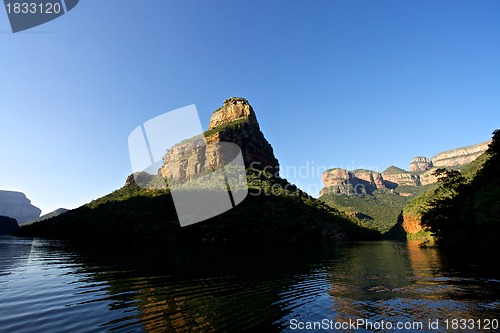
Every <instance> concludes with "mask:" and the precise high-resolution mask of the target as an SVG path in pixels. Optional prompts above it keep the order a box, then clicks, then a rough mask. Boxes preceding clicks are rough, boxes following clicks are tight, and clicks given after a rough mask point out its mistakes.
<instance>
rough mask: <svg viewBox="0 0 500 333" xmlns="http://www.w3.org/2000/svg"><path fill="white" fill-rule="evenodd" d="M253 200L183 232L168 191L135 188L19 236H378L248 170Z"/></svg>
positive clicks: (289, 238)
mask: <svg viewBox="0 0 500 333" xmlns="http://www.w3.org/2000/svg"><path fill="white" fill-rule="evenodd" d="M247 178H248V180H249V195H248V196H247V198H246V199H245V200H244V201H243V202H242V203H241V204H239V205H238V206H236V207H235V208H233V209H231V210H229V211H227V212H226V213H224V214H222V215H219V216H216V217H214V218H212V219H210V220H207V221H204V222H201V223H197V224H194V225H191V226H187V227H183V228H181V227H180V225H179V222H178V220H177V215H176V211H175V208H174V205H173V202H172V197H171V195H170V193H169V191H168V190H147V189H144V188H140V187H138V186H137V185H135V184H131V185H128V186H124V187H122V188H121V189H119V190H116V191H114V192H113V193H111V194H109V195H106V196H104V197H102V198H99V199H97V200H94V201H92V202H90V203H89V204H87V205H85V206H82V207H80V208H77V209H74V210H71V211H69V212H67V213H65V214H63V215H60V216H58V217H54V218H51V219H48V220H45V221H42V222H37V223H34V224H32V225H29V226H25V227H22V228H20V229H19V230H18V232H17V235H22V236H41V237H49V238H62V239H84V240H96V241H120V242H123V241H134V240H139V241H148V240H190V241H191V240H230V241H231V240H232V241H316V240H322V239H326V240H329V239H333V240H339V239H344V238H346V237H347V238H349V239H369V238H372V237H374V233H373V232H371V231H369V230H367V229H365V228H362V227H360V226H358V225H356V224H355V223H353V221H352V220H350V219H349V218H348V217H347V216H346V215H345V214H343V213H340V212H338V211H337V210H335V209H332V208H330V207H328V206H327V205H325V204H323V203H322V202H320V201H319V200H316V199H314V198H312V197H310V196H308V195H307V194H305V193H304V192H302V191H300V190H299V189H297V188H296V187H295V186H293V185H292V184H289V183H288V182H287V181H286V180H284V179H281V178H275V177H273V176H272V175H271V174H268V173H265V172H262V171H257V170H252V169H249V170H247Z"/></svg>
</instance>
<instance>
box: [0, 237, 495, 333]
mask: <svg viewBox="0 0 500 333" xmlns="http://www.w3.org/2000/svg"><path fill="white" fill-rule="evenodd" d="M477 271H478V270H477V269H475V268H474V267H472V268H471V267H468V268H467V267H465V268H457V267H455V266H452V265H450V264H447V263H445V262H444V261H443V259H442V258H441V257H440V255H439V253H438V252H437V251H436V250H434V249H427V250H421V249H419V248H418V244H417V243H408V244H406V243H395V242H389V241H384V242H369V243H368V242H366V243H349V244H345V245H342V246H333V245H328V246H327V245H318V246H308V248H307V249H304V248H297V247H292V246H290V247H289V248H279V249H276V248H274V249H273V248H263V247H256V248H255V249H248V248H246V247H243V246H239V247H237V246H234V245H233V246H214V245H197V246H190V247H188V246H184V247H180V246H177V247H166V246H163V247H160V246H157V247H155V248H151V249H148V250H141V251H138V250H134V249H133V248H129V249H127V251H104V250H99V251H97V250H89V249H81V248H80V249H78V250H77V249H75V248H72V247H70V246H69V245H67V244H65V243H64V242H56V241H45V240H39V239H35V240H28V239H19V238H13V237H3V238H0V332H107V331H109V332H113V331H118V332H141V331H147V332H219V331H227V332H242V331H256V332H267V331H277V332H281V331H285V332H297V331H299V330H298V329H295V330H294V328H297V327H299V326H298V325H302V324H304V325H306V324H307V322H315V321H316V322H322V320H325V322H328V323H329V324H330V325H335V323H337V325H339V324H341V323H345V324H347V323H348V322H349V320H351V321H355V320H356V319H364V320H367V321H370V323H371V325H377V324H378V325H382V324H381V323H382V321H384V323H385V325H386V326H383V327H384V329H379V330H376V328H377V327H376V326H373V327H369V326H363V327H358V328H357V329H352V326H351V328H346V329H340V330H339V331H340V332H354V331H356V332H371V331H380V332H386V331H393V332H396V331H400V332H480V331H483V330H479V329H478V328H477V326H478V323H481V324H482V325H484V324H486V321H484V320H488V319H489V320H492V319H496V320H498V319H499V316H498V315H499V309H500V302H499V295H500V288H499V286H500V281H499V280H497V279H496V278H495V276H493V275H492V274H491V273H490V274H488V273H478V272H477ZM461 318H468V319H475V320H476V321H475V322H474V325H475V327H474V328H472V329H460V328H458V329H455V330H452V329H451V325H452V319H461ZM446 319H448V321H449V325H450V326H449V329H448V330H447V329H446V327H445V320H446ZM429 320H431V322H433V323H434V322H436V320H439V322H438V323H437V324H439V326H438V327H436V326H434V327H433V328H429V327H428V325H429ZM478 320H481V321H478ZM387 322H390V323H391V324H393V325H396V324H397V323H398V322H401V323H406V324H407V325H409V324H412V325H418V322H421V323H422V325H423V326H422V328H421V329H420V327H418V326H415V328H414V329H406V330H398V329H396V328H395V327H393V328H392V329H388V326H387V325H388V324H387ZM469 325H472V324H469ZM334 327H335V326H329V327H323V328H328V330H324V331H333V330H331V329H330V328H334ZM337 327H338V326H337ZM378 328H381V326H379V327H378ZM306 331H307V330H303V331H302V332H306ZM309 331H310V332H312V331H313V330H309ZM314 331H321V330H320V329H316V330H314ZM484 331H486V330H484ZM488 331H489V332H500V330H499V329H494V330H488Z"/></svg>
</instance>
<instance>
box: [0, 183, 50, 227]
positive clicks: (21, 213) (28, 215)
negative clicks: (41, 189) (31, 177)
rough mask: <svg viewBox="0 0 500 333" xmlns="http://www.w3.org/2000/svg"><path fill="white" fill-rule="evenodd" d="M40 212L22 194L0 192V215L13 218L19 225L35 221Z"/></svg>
mask: <svg viewBox="0 0 500 333" xmlns="http://www.w3.org/2000/svg"><path fill="white" fill-rule="evenodd" d="M41 212H42V210H41V209H40V208H38V207H35V206H33V205H32V204H31V201H30V200H29V199H28V198H27V197H26V195H25V194H24V193H22V192H16V191H3V190H0V215H4V216H8V217H12V218H14V219H15V220H16V221H17V223H18V224H19V225H21V224H23V223H25V222H27V221H30V220H33V219H36V218H37V217H39V216H40V213H41Z"/></svg>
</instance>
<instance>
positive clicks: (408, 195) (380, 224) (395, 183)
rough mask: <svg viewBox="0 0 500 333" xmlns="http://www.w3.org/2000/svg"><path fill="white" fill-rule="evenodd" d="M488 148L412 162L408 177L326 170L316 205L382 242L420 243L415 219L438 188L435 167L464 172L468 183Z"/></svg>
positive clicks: (393, 169)
mask: <svg viewBox="0 0 500 333" xmlns="http://www.w3.org/2000/svg"><path fill="white" fill-rule="evenodd" d="M487 144H488V142H484V143H481V144H477V145H473V146H469V147H464V148H457V149H453V150H449V151H446V152H443V153H440V154H438V155H436V156H434V157H433V158H427V157H424V156H417V157H415V158H413V159H412V161H411V162H410V164H409V168H410V171H406V170H404V169H401V168H399V167H397V166H394V165H391V166H390V167H388V168H387V169H386V170H384V171H382V172H381V173H380V172H375V171H371V170H353V171H348V170H345V169H340V168H334V169H330V170H327V171H325V172H324V173H323V175H322V179H323V184H324V187H323V189H322V190H321V192H320V195H321V196H320V198H319V199H320V200H321V201H324V202H325V203H327V204H328V205H329V206H331V207H334V208H336V209H339V210H341V211H346V212H348V213H349V214H350V215H351V216H353V217H355V218H357V219H358V220H359V221H360V223H361V224H362V225H364V226H366V227H369V228H372V229H375V230H378V231H379V232H381V233H383V234H386V235H387V236H390V237H397V236H400V235H406V237H407V238H410V239H420V238H425V237H428V236H429V232H426V231H424V230H423V229H422V226H421V223H420V219H421V215H422V211H423V210H425V209H426V207H427V202H428V201H431V200H432V199H433V198H434V195H433V191H434V190H435V189H436V188H438V185H437V183H436V182H437V181H438V177H437V176H436V174H435V171H436V170H438V168H437V167H436V165H437V166H440V165H443V163H444V164H446V165H450V166H452V167H449V168H450V170H452V169H453V170H463V173H464V175H466V177H469V178H471V177H472V176H471V175H472V174H473V173H474V170H476V169H477V168H478V166H479V165H482V163H484V161H485V157H484V156H483V155H481V154H482V153H484V151H486V149H487V146H488V145H487ZM478 156H479V157H478ZM434 163H435V164H434ZM469 165H470V166H469ZM476 171H477V170H476ZM415 196H417V198H415ZM405 207H406V208H405Z"/></svg>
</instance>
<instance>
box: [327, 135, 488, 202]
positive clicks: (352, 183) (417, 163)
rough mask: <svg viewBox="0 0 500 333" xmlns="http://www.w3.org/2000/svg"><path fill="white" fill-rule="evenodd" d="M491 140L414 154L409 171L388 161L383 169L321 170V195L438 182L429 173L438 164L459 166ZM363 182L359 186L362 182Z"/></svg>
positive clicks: (350, 193)
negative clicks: (387, 164) (424, 153)
mask: <svg viewBox="0 0 500 333" xmlns="http://www.w3.org/2000/svg"><path fill="white" fill-rule="evenodd" d="M490 142H491V141H486V142H481V143H478V144H475V145H472V146H467V147H462V148H456V149H451V150H447V151H444V152H442V153H439V154H437V155H436V156H434V157H432V158H427V157H424V156H417V157H414V158H413V159H412V160H411V162H410V164H409V171H406V170H404V169H401V168H398V167H396V166H394V165H391V166H390V167H388V168H387V169H386V170H384V171H382V172H377V171H372V170H353V171H349V170H346V169H341V168H335V169H330V170H326V171H325V172H323V174H322V180H323V185H324V186H323V188H322V189H321V191H320V195H323V194H328V193H333V194H344V195H361V194H366V193H367V191H368V192H369V193H371V192H372V191H373V190H375V189H380V188H388V189H395V188H397V187H398V186H424V185H429V184H433V183H435V182H437V178H436V177H434V176H433V175H432V173H433V172H434V170H436V169H437V168H443V167H447V168H457V169H459V168H461V167H463V166H465V165H467V164H469V163H470V162H472V161H474V160H475V159H476V158H478V157H479V156H480V155H482V154H483V153H484V152H485V151H486V150H487V149H488V144H489V143H490ZM361 185H362V186H361Z"/></svg>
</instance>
